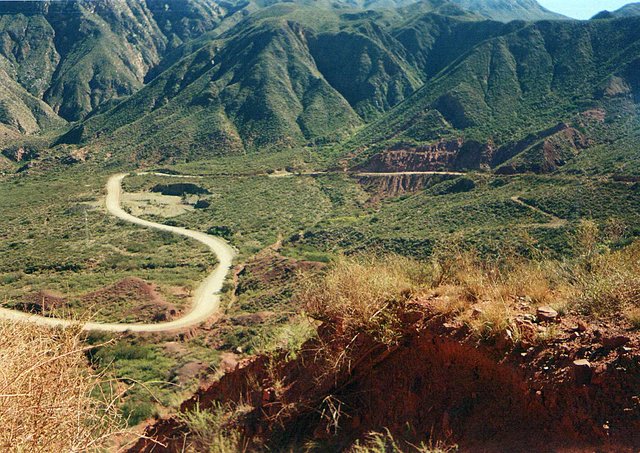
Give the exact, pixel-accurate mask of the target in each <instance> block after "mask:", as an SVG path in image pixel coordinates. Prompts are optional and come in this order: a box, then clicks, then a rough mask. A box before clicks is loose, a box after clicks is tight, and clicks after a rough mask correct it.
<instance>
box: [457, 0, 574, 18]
mask: <svg viewBox="0 0 640 453" xmlns="http://www.w3.org/2000/svg"><path fill="white" fill-rule="evenodd" d="M452 2H453V3H455V4H457V5H459V6H461V7H462V8H464V9H466V10H468V11H472V12H474V13H477V14H480V15H482V16H484V17H486V18H488V19H493V20H498V21H501V22H509V21H512V20H526V21H537V20H563V19H564V20H566V19H568V18H567V17H565V16H563V15H561V14H558V13H554V12H552V11H549V10H548V9H546V8H543V7H542V6H540V4H539V3H538V2H537V1H536V0H452Z"/></svg>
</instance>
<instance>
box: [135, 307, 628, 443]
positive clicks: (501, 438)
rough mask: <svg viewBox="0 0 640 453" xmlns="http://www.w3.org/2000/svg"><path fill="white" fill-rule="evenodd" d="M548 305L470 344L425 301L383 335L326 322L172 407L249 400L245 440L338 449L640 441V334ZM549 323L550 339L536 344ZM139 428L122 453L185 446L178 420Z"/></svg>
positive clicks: (460, 328)
mask: <svg viewBox="0 0 640 453" xmlns="http://www.w3.org/2000/svg"><path fill="white" fill-rule="evenodd" d="M547 315H548V313H547V314H545V313H543V312H540V315H539V316H538V317H537V319H530V318H527V317H518V318H517V322H518V323H520V324H521V328H520V330H521V332H522V335H521V336H520V338H519V339H518V341H514V340H513V339H512V337H511V336H510V335H509V333H508V332H507V333H505V334H504V335H502V334H501V335H499V336H497V337H495V338H493V339H492V340H488V341H487V340H485V341H479V340H478V339H477V337H476V336H475V335H473V334H472V332H470V330H469V329H468V328H467V327H466V326H465V325H462V324H457V323H455V322H453V321H452V320H451V319H449V318H448V317H447V316H444V315H441V314H436V313H434V310H432V308H431V307H430V303H429V301H428V300H425V301H417V302H411V303H410V304H408V305H407V307H406V309H405V310H404V311H403V313H402V319H401V322H402V324H401V325H402V326H403V332H402V336H401V338H400V340H399V341H398V342H397V343H396V344H393V345H387V344H383V343H380V342H379V341H376V340H375V339H374V338H372V337H371V335H368V334H366V333H360V334H358V335H356V336H355V338H354V337H350V338H347V337H345V336H344V335H343V332H341V326H340V322H339V321H338V320H335V321H327V322H325V323H324V324H323V325H322V326H321V327H320V328H319V332H318V337H317V338H315V339H313V340H310V341H309V342H307V343H306V344H305V345H304V347H303V350H302V352H301V353H300V354H299V355H298V357H297V358H296V359H295V360H292V361H286V360H285V356H284V355H281V356H279V357H276V358H269V357H264V356H260V357H255V358H252V359H249V360H246V361H244V362H243V363H241V364H240V365H239V366H238V367H237V368H236V370H235V371H233V372H231V373H228V374H226V375H225V376H223V377H222V378H221V379H220V380H219V381H218V382H216V383H214V384H212V385H211V386H209V387H208V388H205V389H202V390H200V391H199V392H198V393H197V394H196V395H194V396H193V397H192V398H191V399H189V400H187V401H185V402H184V403H183V404H182V407H181V411H189V410H193V409H194V408H195V407H196V406H198V407H199V408H200V409H207V408H211V407H212V406H213V405H214V404H216V403H235V404H244V405H245V406H246V405H247V403H248V404H249V405H250V407H251V409H250V410H249V411H248V412H246V413H245V414H244V415H243V417H242V418H241V419H240V420H239V421H238V426H237V428H238V429H240V430H241V432H242V433H243V435H244V436H245V438H246V439H247V440H248V442H249V445H250V446H252V447H255V448H256V449H258V448H259V447H260V446H264V445H283V444H285V445H292V444H293V445H295V442H302V441H305V440H310V439H313V440H315V441H318V442H322V443H323V444H324V445H330V446H331V448H332V449H334V451H335V450H340V449H344V448H348V447H349V446H350V445H352V443H353V442H354V441H355V440H356V439H359V438H362V437H363V436H365V435H366V434H367V433H368V432H371V431H381V430H383V429H385V428H388V429H389V430H390V432H391V433H392V434H394V435H395V436H399V437H401V438H403V439H407V440H415V441H419V440H424V439H426V438H429V436H434V437H436V438H438V439H445V440H447V441H449V442H455V443H457V444H458V445H460V448H461V450H462V451H474V452H477V451H531V449H532V448H535V449H537V450H538V451H584V450H585V449H592V448H599V449H600V451H616V452H619V451H637V450H638V448H640V339H639V336H638V335H637V334H628V333H620V332H616V331H614V330H613V329H610V328H608V327H607V326H606V325H604V324H602V325H589V324H587V323H585V322H584V321H583V320H580V319H577V318H575V317H564V318H555V317H554V316H553V313H552V314H551V315H552V316H551V319H549V318H547V317H546V316H547ZM549 328H553V329H554V332H556V335H555V336H554V337H553V338H552V339H548V340H544V341H542V340H540V339H539V335H538V334H539V332H540V331H541V330H544V329H549ZM536 332H537V333H536ZM344 351H347V353H343V352H344ZM337 358H339V359H340V360H337ZM336 408H338V409H339V410H337V411H336ZM336 412H337V414H336ZM329 413H330V414H331V416H327V414H329ZM336 417H337V420H336ZM146 434H147V436H148V437H149V438H148V439H143V440H141V441H139V442H138V444H137V445H136V446H135V447H133V448H132V449H131V451H135V452H138V451H148V452H150V451H155V452H158V451H168V452H174V451H175V452H178V451H183V449H184V447H185V445H189V444H190V437H189V433H188V430H187V428H186V427H185V426H184V425H183V424H182V423H181V422H180V421H179V418H175V417H174V418H169V419H165V420H160V421H158V422H157V423H156V424H154V425H153V426H150V427H149V428H148V429H147V432H146Z"/></svg>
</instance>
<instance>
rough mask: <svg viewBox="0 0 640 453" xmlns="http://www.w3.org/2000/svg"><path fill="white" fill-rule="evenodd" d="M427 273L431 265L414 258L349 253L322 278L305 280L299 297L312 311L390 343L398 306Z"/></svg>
mask: <svg viewBox="0 0 640 453" xmlns="http://www.w3.org/2000/svg"><path fill="white" fill-rule="evenodd" d="M426 279H428V276H427V267H424V266H422V265H420V264H419V263H418V262H416V261H413V260H411V259H408V258H403V257H399V256H395V255H392V256H388V257H386V258H377V257H374V256H359V257H352V258H345V257H343V258H340V259H338V260H337V261H336V262H335V263H334V264H333V265H332V266H331V268H330V269H329V270H328V271H327V272H326V273H325V274H324V275H323V276H321V277H320V278H318V277H312V278H307V279H306V280H304V281H303V284H302V289H301V290H300V293H299V295H298V297H299V298H300V299H301V300H302V302H303V303H304V304H305V305H306V306H307V309H308V310H309V313H310V315H311V316H312V317H314V318H316V319H319V320H321V321H328V320H332V321H338V322H339V323H340V324H341V325H342V327H343V329H344V330H345V332H347V333H350V332H353V333H356V332H359V331H362V332H367V333H369V334H372V335H373V336H375V337H376V338H377V339H379V340H380V341H383V342H387V343H390V342H393V341H394V339H395V338H396V336H397V332H396V330H397V328H398V327H399V326H398V325H397V324H398V322H397V319H396V318H395V309H396V308H397V307H398V306H399V305H402V303H403V302H405V301H406V300H408V298H409V297H411V295H412V293H413V291H414V289H415V288H416V287H417V285H419V284H420V283H424V282H425V281H426Z"/></svg>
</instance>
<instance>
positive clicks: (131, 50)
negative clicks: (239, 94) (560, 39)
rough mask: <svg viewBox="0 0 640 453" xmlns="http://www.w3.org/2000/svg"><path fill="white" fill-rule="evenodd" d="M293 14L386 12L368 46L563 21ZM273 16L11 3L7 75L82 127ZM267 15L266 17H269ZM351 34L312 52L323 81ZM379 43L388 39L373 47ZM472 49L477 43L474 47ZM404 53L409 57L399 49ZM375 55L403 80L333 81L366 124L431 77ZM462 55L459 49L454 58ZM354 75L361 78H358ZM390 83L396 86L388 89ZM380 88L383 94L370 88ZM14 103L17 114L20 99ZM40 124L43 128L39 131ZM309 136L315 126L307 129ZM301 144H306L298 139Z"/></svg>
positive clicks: (77, 2)
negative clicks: (404, 29)
mask: <svg viewBox="0 0 640 453" xmlns="http://www.w3.org/2000/svg"><path fill="white" fill-rule="evenodd" d="M292 5H298V6H300V7H301V8H303V9H305V8H306V9H314V10H316V11H318V12H319V14H318V17H323V16H325V17H330V16H332V15H335V16H341V15H342V16H345V15H348V14H355V15H358V14H363V16H361V19H363V18H364V17H365V16H366V15H367V14H369V13H368V12H372V11H374V10H375V11H385V14H381V15H378V16H376V15H375V14H374V15H373V16H371V17H370V18H369V22H370V23H371V24H373V25H371V26H370V28H371V30H369V31H368V32H366V33H365V35H367V36H368V37H369V36H373V35H374V34H375V33H377V32H376V31H375V30H373V28H375V27H379V28H380V29H389V27H388V24H386V25H385V24H384V22H385V21H394V20H395V21H400V19H402V18H404V19H406V20H410V19H411V18H412V17H421V16H422V15H423V14H424V13H426V12H429V11H431V12H433V11H436V10H438V11H440V13H441V14H442V15H444V16H449V17H455V16H459V17H462V16H468V17H467V19H469V18H470V17H471V16H473V15H474V14H475V15H476V16H475V18H476V19H478V18H479V17H484V18H492V19H496V20H501V21H508V20H513V19H522V20H537V19H543V18H544V19H549V18H558V16H557V15H553V14H552V13H549V12H548V11H546V10H544V9H543V8H541V7H540V5H538V4H537V2H535V1H534V0H518V1H516V2H513V1H511V2H508V1H506V0H483V1H480V0H454V1H452V2H450V1H446V0H429V1H424V2H415V1H414V0H375V1H368V0H367V1H365V0H335V1H332V0H323V1H311V0H299V1H297V2H294V3H289V2H286V3H281V4H280V6H292ZM272 6H279V2H274V1H263V0H230V1H220V2H214V1H212V0H144V1H139V0H60V1H54V0H42V1H37V0H26V1H3V2H0V44H1V45H0V68H2V69H4V71H5V72H6V75H7V76H8V77H9V78H10V79H12V80H13V81H14V82H16V83H17V84H18V85H20V87H21V88H22V89H24V90H26V91H27V92H28V93H29V94H30V95H31V96H33V97H34V98H36V99H37V100H39V101H43V102H44V103H46V104H47V105H48V106H49V107H50V108H51V109H52V110H53V112H54V114H55V115H57V116H58V117H60V118H62V119H64V120H66V121H70V122H75V121H79V120H82V119H84V118H86V117H88V116H91V115H95V114H96V113H100V112H104V111H106V110H109V109H110V108H111V107H114V106H115V105H116V104H117V103H118V102H120V101H122V100H123V99H126V98H127V97H129V96H131V95H133V94H135V93H137V92H138V91H139V90H140V89H142V88H143V87H144V86H145V85H146V84H147V83H148V82H150V81H151V80H153V79H155V78H156V77H157V76H159V75H160V74H162V73H163V72H164V71H166V70H168V69H169V68H171V67H172V66H173V65H174V64H176V63H178V62H179V61H180V60H182V59H183V58H187V57H188V56H189V55H190V54H192V53H194V52H196V51H197V50H199V49H201V48H203V47H205V46H209V45H210V42H211V41H212V40H213V39H216V38H217V37H220V36H222V35H223V34H224V33H227V34H229V36H231V35H234V36H236V35H239V34H242V28H243V27H246V26H247V23H248V22H246V21H247V20H248V19H249V18H254V16H259V15H260V14H262V11H268V10H270V11H276V10H277V9H273V8H272ZM463 9H464V10H465V11H467V12H465V11H463ZM269 14H270V13H266V16H268V15H269ZM412 15H413V16H412ZM266 16H264V17H266ZM308 16H311V14H308ZM376 21H380V22H379V23H378V22H376ZM302 22H303V25H304V26H308V25H309V22H310V21H309V20H307V21H306V22H305V21H302ZM317 31H322V30H317ZM345 33H347V32H345ZM345 33H342V34H340V33H336V34H335V36H329V35H328V34H324V35H322V36H318V40H317V41H314V42H312V43H311V45H312V46H314V49H310V50H314V51H315V56H314V58H316V57H317V61H315V62H314V64H318V65H319V67H318V70H320V71H321V72H323V73H328V72H332V71H333V72H335V66H336V64H339V62H340V61H341V59H342V58H347V57H348V54H349V53H350V48H351V46H355V47H358V46H360V45H362V43H358V42H357V41H358V39H360V38H358V37H357V36H358V35H359V34H360V33H359V32H358V31H353V30H352V32H351V33H352V36H351V42H349V43H345V44H344V45H345V46H346V47H342V46H343V43H342V40H343V39H346V35H345ZM398 33H401V32H400V31H399V32H398ZM368 37H367V39H369V38H368ZM379 38H380V36H378V37H377V38H375V39H379ZM375 39H374V40H375ZM385 39H387V38H386V37H385ZM404 39H410V38H409V37H408V33H405V34H404ZM472 43H473V41H471V42H470V43H468V44H472ZM380 44H382V45H380ZM332 45H337V46H339V47H338V48H340V49H342V52H341V53H338V54H335V55H333V54H332V53H331V52H329V53H326V54H325V55H321V53H322V49H323V48H328V47H330V46H332ZM387 45H389V46H390V47H389V48H388V47H387ZM403 45H405V48H404V49H399V46H400V47H401V46H403ZM418 45H420V44H418ZM465 45H467V42H466V41H463V42H460V43H457V44H456V46H458V47H461V46H465ZM394 46H395V47H394ZM375 47H376V48H377V49H378V50H372V53H371V54H370V55H368V57H369V58H372V59H373V60H372V61H375V59H376V58H378V57H383V56H384V62H383V63H382V64H383V66H386V65H388V64H390V65H391V66H393V67H395V68H396V69H392V71H395V70H397V71H398V72H397V73H395V75H389V74H386V75H384V76H383V75H381V74H382V73H385V72H386V69H383V70H382V72H381V73H380V74H378V75H377V76H376V75H373V74H372V76H371V77H368V78H367V80H366V81H365V85H364V86H362V87H357V88H355V87H354V86H353V85H354V83H355V84H357V83H359V82H360V80H359V79H357V78H354V77H353V76H354V75H355V74H351V76H346V75H345V76H340V77H338V78H336V77H334V78H333V79H331V80H329V79H328V80H327V82H328V83H330V84H331V85H332V86H333V85H335V88H337V90H338V91H339V92H341V94H342V95H345V93H347V96H346V99H347V101H348V102H349V104H350V106H351V107H352V108H353V109H354V110H355V111H356V112H357V113H358V114H359V115H360V116H361V117H362V118H363V119H364V120H365V121H368V120H370V119H372V118H374V117H375V116H376V115H378V114H379V113H381V112H383V111H385V110H387V109H388V108H390V107H391V106H393V105H395V104H396V103H397V102H400V101H401V100H402V99H404V98H405V97H406V96H407V95H408V94H410V93H412V92H413V91H414V90H415V89H416V88H417V87H418V86H420V85H421V84H422V82H423V81H424V77H423V75H422V74H417V73H416V69H418V70H423V69H424V62H420V61H411V60H412V59H420V58H423V55H422V54H420V53H418V55H416V56H414V55H413V54H412V53H411V51H412V50H414V49H412V48H410V46H409V48H407V47H406V43H400V45H399V44H398V43H397V42H391V41H388V40H387V41H385V42H379V43H377V44H376V46H375ZM458 51H459V49H458V50H456V52H458ZM336 62H338V63H336ZM421 64H422V66H420V65H421ZM332 67H333V69H332ZM349 69H353V68H351V67H349ZM355 70H356V72H357V71H361V70H360V69H357V68H356V69H355ZM405 75H406V76H405ZM387 76H388V77H389V80H388V81H387V80H381V79H380V77H382V78H385V77H387ZM401 79H404V80H401ZM378 82H380V84H381V88H380V87H372V86H371V85H370V84H371V83H373V84H374V85H375V84H377V83H378ZM367 84H369V86H367ZM19 91H20V90H19ZM374 92H375V93H374ZM7 102H9V100H7ZM10 103H12V105H14V106H15V105H17V104H16V100H15V99H13V100H12V101H11V102H10ZM31 105H36V104H33V102H30V103H27V104H25V105H24V106H23V107H22V113H21V114H20V115H18V116H20V117H22V118H23V119H24V118H26V117H27V116H33V117H34V118H35V117H39V116H42V115H41V113H40V112H36V111H33V112H31V113H29V114H28V115H27V114H26V112H27V111H28V110H30V109H31V107H30V106H31ZM37 105H40V104H37ZM38 108H40V107H38ZM25 115H26V116H25ZM15 117H16V115H15V114H14V115H13V116H12V119H10V120H9V122H7V123H5V125H6V126H7V127H9V128H12V129H15V130H17V131H19V132H21V133H24V132H26V131H28V133H34V132H38V131H40V130H41V125H40V124H39V122H38V121H36V122H35V123H34V122H33V121H32V122H31V124H32V126H29V127H26V128H25V127H17V128H16V126H15V124H14V123H15ZM60 118H56V120H55V121H54V123H55V124H61V122H60ZM24 121H26V120H24ZM24 121H23V122H24ZM288 121H290V120H288ZM40 122H41V121H40ZM25 124H26V123H25ZM33 124H36V126H35V127H33ZM43 124H44V123H43ZM305 127H307V126H306V125H305V126H303V127H302V128H303V129H304V128H305ZM312 129H313V128H312ZM293 135H294V136H300V134H299V133H297V132H296V133H294V134H293ZM302 136H309V133H308V132H305V133H302ZM294 138H295V137H294ZM295 140H297V138H296V139H294V141H295Z"/></svg>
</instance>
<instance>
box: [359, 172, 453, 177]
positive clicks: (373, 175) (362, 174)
mask: <svg viewBox="0 0 640 453" xmlns="http://www.w3.org/2000/svg"><path fill="white" fill-rule="evenodd" d="M353 175H354V176H372V177H376V176H398V175H448V176H464V175H465V173H461V172H459V171H397V172H356V173H353Z"/></svg>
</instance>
